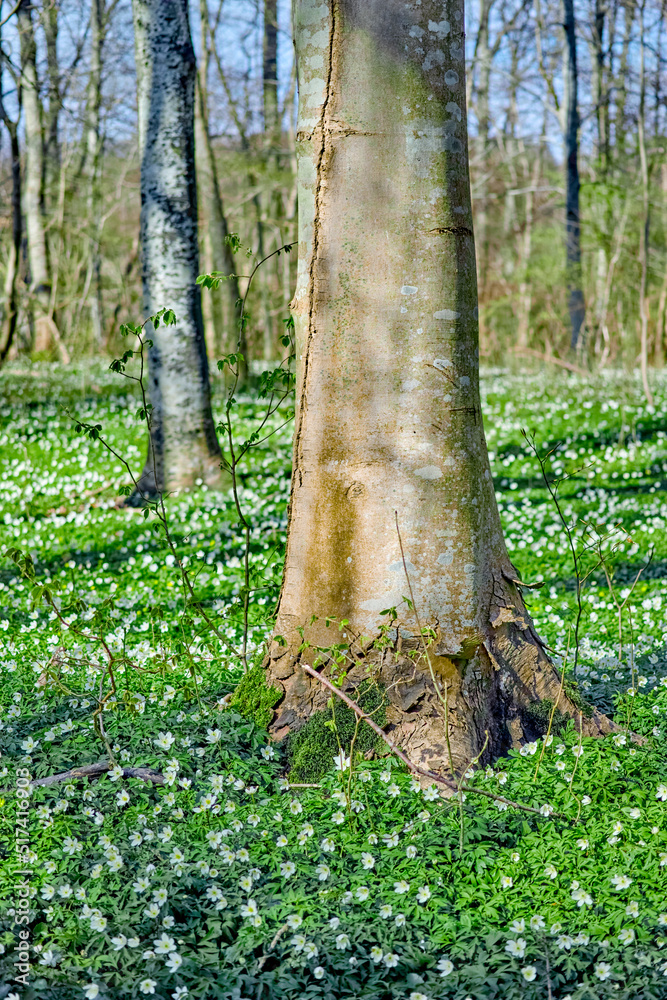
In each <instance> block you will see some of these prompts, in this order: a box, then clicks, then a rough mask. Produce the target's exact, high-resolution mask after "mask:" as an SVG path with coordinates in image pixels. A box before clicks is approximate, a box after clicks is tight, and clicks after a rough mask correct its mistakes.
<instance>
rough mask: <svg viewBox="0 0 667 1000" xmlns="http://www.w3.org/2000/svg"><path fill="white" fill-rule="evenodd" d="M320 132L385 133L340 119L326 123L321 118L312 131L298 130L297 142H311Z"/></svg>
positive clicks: (347, 133) (328, 133) (328, 134)
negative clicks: (352, 124) (346, 122)
mask: <svg viewBox="0 0 667 1000" xmlns="http://www.w3.org/2000/svg"><path fill="white" fill-rule="evenodd" d="M320 133H324V134H325V135H327V136H333V135H342V136H343V137H347V136H351V135H362V136H364V135H383V133H382V132H370V131H367V130H366V129H359V128H352V126H351V125H346V124H345V123H344V122H339V121H332V122H330V123H329V124H325V123H324V122H323V121H322V119H320V121H319V122H318V123H317V125H316V126H315V128H313V129H311V130H310V132H297V134H296V140H297V142H311V141H312V140H313V139H314V138H315V136H316V135H319V134H320Z"/></svg>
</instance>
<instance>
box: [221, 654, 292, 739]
mask: <svg viewBox="0 0 667 1000" xmlns="http://www.w3.org/2000/svg"><path fill="white" fill-rule="evenodd" d="M280 696H281V692H280V691H279V689H278V688H275V687H271V686H269V685H268V684H267V683H266V673H265V671H264V667H263V666H262V665H261V663H259V664H257V666H255V667H251V668H250V670H249V671H248V672H247V673H246V674H244V676H243V677H242V678H241V680H240V681H239V683H238V686H237V688H236V690H235V691H234V694H233V695H232V699H231V701H230V703H229V707H230V708H235V709H237V711H238V712H240V713H241V715H245V716H247V718H249V719H252V720H253V722H254V723H255V724H256V725H258V726H261V728H262V729H266V728H267V726H268V725H269V723H270V721H271V718H272V717H273V706H274V705H275V704H276V702H278V701H279V700H280Z"/></svg>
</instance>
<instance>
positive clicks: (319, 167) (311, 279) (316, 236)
mask: <svg viewBox="0 0 667 1000" xmlns="http://www.w3.org/2000/svg"><path fill="white" fill-rule="evenodd" d="M336 3H337V0H331V20H330V25H329V66H328V69H327V81H326V89H325V93H324V101H323V102H322V112H321V114H320V120H319V122H318V123H317V126H316V128H315V129H313V133H312V135H313V136H314V135H315V134H316V133H318V134H319V135H320V136H321V143H320V149H319V153H318V155H317V163H316V165H315V210H314V213H313V244H312V249H311V255H310V263H309V266H308V333H307V337H306V346H305V350H304V352H303V353H304V358H303V377H302V380H301V399H300V405H299V423H298V427H297V428H296V434H295V439H294V477H295V479H296V477H297V476H298V479H299V486H302V485H303V473H302V469H301V461H300V447H301V434H302V431H303V423H304V418H305V413H306V410H307V408H308V396H307V390H308V368H309V364H310V352H311V348H312V342H313V334H314V312H315V270H316V266H317V255H318V252H319V247H320V213H321V210H322V186H323V177H322V174H323V164H324V159H325V155H326V152H327V145H328V143H327V139H328V138H329V137H330V136H331V134H332V131H331V129H330V128H328V127H327V115H328V112H329V103H330V101H331V96H332V86H331V84H332V80H333V61H334V43H335V37H336V27H337V25H336ZM293 490H294V482H293V483H292V491H293Z"/></svg>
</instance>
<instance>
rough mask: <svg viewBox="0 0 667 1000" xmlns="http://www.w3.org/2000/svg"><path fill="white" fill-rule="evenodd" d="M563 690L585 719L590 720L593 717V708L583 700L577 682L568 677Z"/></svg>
mask: <svg viewBox="0 0 667 1000" xmlns="http://www.w3.org/2000/svg"><path fill="white" fill-rule="evenodd" d="M563 690H564V691H565V694H566V695H567V696H568V698H569V699H570V701H571V702H572V704H573V705H576V706H577V708H578V709H579V711H580V712H581V714H582V715H583V717H584V719H590V718H591V717H592V715H593V706H592V705H591V704H590V703H589V702H587V701H585V699H584V698H583V696H582V694H581V691H580V689H579V685H578V683H577V681H575V680H572V679H571V678H570V677H566V678H565V683H564V684H563Z"/></svg>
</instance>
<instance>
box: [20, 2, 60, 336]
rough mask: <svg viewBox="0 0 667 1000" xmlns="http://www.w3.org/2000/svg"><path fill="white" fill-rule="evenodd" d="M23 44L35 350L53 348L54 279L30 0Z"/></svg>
mask: <svg viewBox="0 0 667 1000" xmlns="http://www.w3.org/2000/svg"><path fill="white" fill-rule="evenodd" d="M16 16H17V21H18V30H19V39H20V46H21V101H22V105H23V124H24V132H25V183H24V185H23V210H24V213H25V220H26V231H27V236H28V262H29V266H30V291H31V294H32V298H33V302H34V305H35V310H34V311H35V335H34V343H33V347H34V350H35V351H49V350H50V349H51V347H52V344H53V319H52V317H51V315H50V299H51V279H50V273H49V262H48V253H47V245H46V234H45V229H44V188H43V180H44V135H43V126H42V105H41V101H40V98H39V81H38V78H37V47H36V44H35V31H34V25H33V20H32V9H31V6H30V3H29V0H23V2H22V3H21V6H20V7H19V8H18V10H17V13H16Z"/></svg>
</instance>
